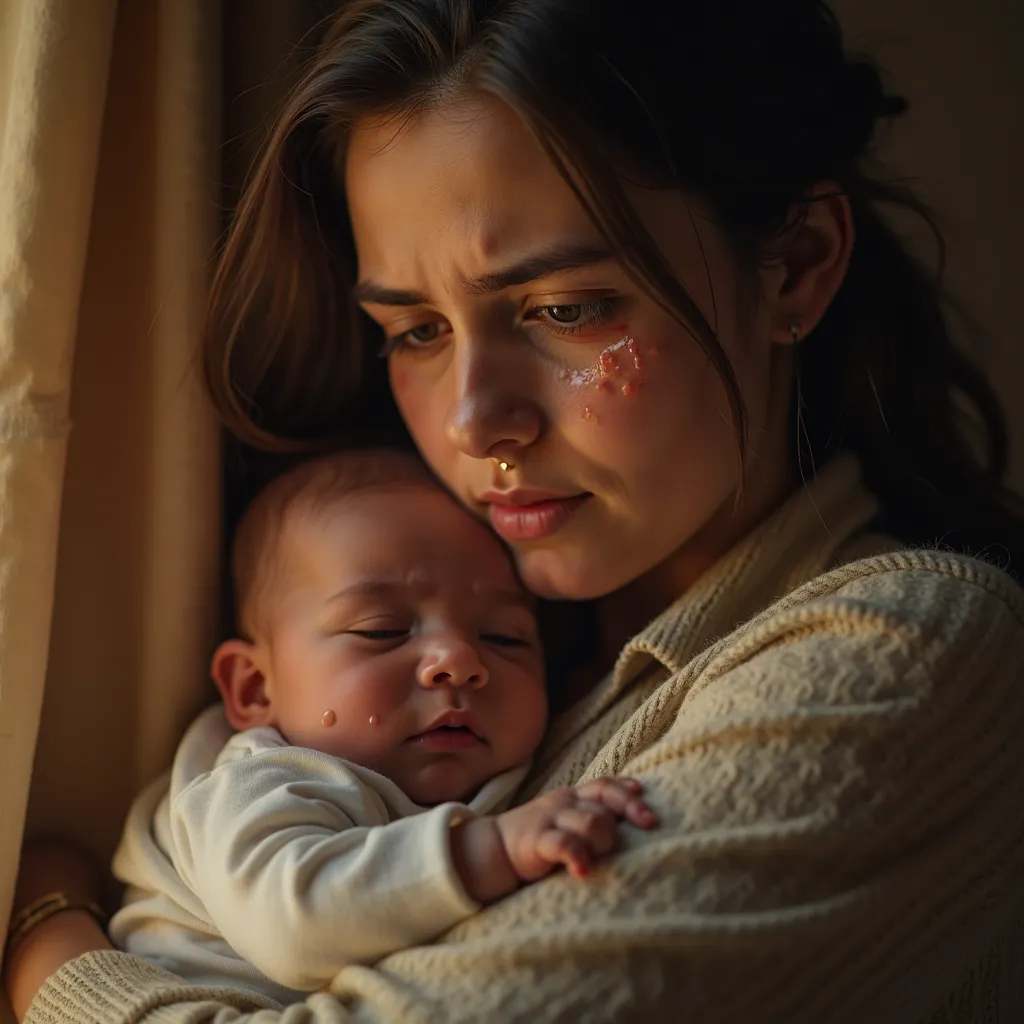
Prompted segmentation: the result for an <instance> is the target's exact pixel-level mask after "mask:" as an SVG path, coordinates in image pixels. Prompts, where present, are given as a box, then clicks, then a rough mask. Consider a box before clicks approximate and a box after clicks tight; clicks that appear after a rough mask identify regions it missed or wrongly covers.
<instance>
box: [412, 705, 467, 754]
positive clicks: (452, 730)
mask: <svg viewBox="0 0 1024 1024" xmlns="http://www.w3.org/2000/svg"><path fill="white" fill-rule="evenodd" d="M412 741H413V742H414V743H417V744H419V745H421V746H426V747H431V748H435V749H439V750H466V749H468V748H470V747H473V746H475V745H477V744H478V743H483V742H484V740H483V738H482V737H481V736H480V733H479V731H478V729H477V725H476V721H475V716H474V715H473V714H472V713H471V712H469V711H463V710H461V709H459V708H449V710H447V711H445V712H443V713H442V714H440V715H438V716H437V717H436V718H435V719H434V720H433V721H432V722H431V723H430V725H428V726H427V728H426V729H424V730H423V732H421V733H417V734H416V735H415V736H413V737H412Z"/></svg>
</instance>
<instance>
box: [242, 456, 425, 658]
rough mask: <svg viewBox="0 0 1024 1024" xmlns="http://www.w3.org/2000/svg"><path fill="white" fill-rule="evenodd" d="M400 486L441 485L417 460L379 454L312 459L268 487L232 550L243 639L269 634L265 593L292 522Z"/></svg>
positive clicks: (251, 508)
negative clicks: (350, 499)
mask: <svg viewBox="0 0 1024 1024" xmlns="http://www.w3.org/2000/svg"><path fill="white" fill-rule="evenodd" d="M395 486H398V487H401V486H410V487H424V486H427V487H429V486H438V485H437V483H436V481H435V480H434V477H433V476H432V475H431V473H430V471H429V470H428V469H427V467H426V466H425V465H424V464H423V462H422V461H421V460H420V459H419V458H418V457H417V456H416V455H414V454H412V453H411V452H407V451H399V450H397V449H390V448H380V449H370V450H359V451H345V452H337V453H334V454H332V455H325V456H321V457H318V458H314V459H310V460H309V461H307V462H302V463H300V464H299V465H298V466H296V467H295V468H293V469H290V470H287V471H286V472H284V473H282V474H281V475H280V476H278V477H276V478H275V479H274V480H272V481H271V482H270V483H269V484H268V485H267V486H266V487H264V488H263V490H262V491H260V492H259V494H257V495H256V497H255V498H254V499H253V501H252V503H251V504H250V505H249V507H248V508H247V509H246V511H245V513H244V515H243V516H242V519H241V521H240V522H239V524H238V528H237V529H236V531H235V536H234V541H233V544H232V548H231V576H232V583H233V589H234V599H235V615H236V618H237V619H238V626H239V628H240V631H241V633H242V635H243V636H244V637H245V638H246V639H249V640H253V639H255V638H256V637H257V636H258V635H260V634H261V633H262V632H263V631H264V630H265V629H266V619H267V614H266V613H267V609H266V604H267V602H266V592H267V590H268V589H269V587H270V585H271V584H272V583H273V581H274V578H275V576H276V575H277V574H278V573H279V571H280V568H281V542H282V538H283V535H284V533H285V530H286V528H287V526H288V523H289V520H291V519H292V517H293V516H295V515H296V514H299V513H306V514H311V515H314V516H315V515H317V514H318V513H321V512H323V511H325V510H326V509H327V508H329V507H330V506H332V505H333V504H334V503H335V502H337V501H340V500H341V499H343V498H346V497H349V496H351V495H353V494H356V493H358V492H359V491H364V490H370V489H375V488H378V487H395Z"/></svg>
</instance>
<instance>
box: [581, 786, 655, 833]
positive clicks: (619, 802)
mask: <svg viewBox="0 0 1024 1024" xmlns="http://www.w3.org/2000/svg"><path fill="white" fill-rule="evenodd" d="M642 790H643V787H642V786H641V785H640V783H639V782H637V781H636V779H627V778H605V779H594V780H593V781H592V782H584V783H583V784H582V785H581V786H577V787H576V792H577V794H578V795H579V796H580V797H581V798H583V799H584V800H593V801H594V802H596V803H601V804H603V805H604V806H605V807H607V808H608V809H609V810H610V811H614V812H615V814H617V815H618V816H619V817H620V818H625V819H626V821H628V822H629V823H630V824H631V825H635V826H636V827H637V828H653V827H654V826H655V825H657V824H658V816H657V815H656V814H655V813H654V811H652V810H651V808H650V807H649V806H648V804H647V801H646V800H644V799H643V797H641V796H639V795H638V794H639V793H640V792H642Z"/></svg>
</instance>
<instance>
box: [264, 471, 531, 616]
mask: <svg viewBox="0 0 1024 1024" xmlns="http://www.w3.org/2000/svg"><path fill="white" fill-rule="evenodd" d="M428 504H429V506H430V507H429V509H428V508H427V507H426V506H427V505H428ZM294 512H295V514H294V515H292V516H290V517H289V521H288V522H287V523H286V524H285V527H286V528H285V529H284V530H283V531H282V537H281V548H280V554H281V556H283V558H284V559H285V560H286V561H291V562H292V563H293V568H295V569H298V568H299V567H300V566H301V567H303V568H304V570H305V572H306V573H309V574H316V575H321V574H322V575H324V576H331V577H334V578H338V577H345V578H350V579H358V580H361V581H363V582H365V583H367V584H368V586H367V587H365V588H364V590H365V591H366V592H367V593H369V592H370V591H373V590H374V587H373V586H372V584H376V583H378V582H380V583H387V584H388V587H390V589H391V590H393V591H395V592H396V593H397V592H398V591H399V590H404V591H406V592H407V593H408V595H409V596H416V595H418V594H419V593H420V592H423V593H429V592H431V591H434V590H436V589H437V588H438V586H439V585H440V584H443V583H444V582H445V581H450V580H457V581H458V583H459V585H460V586H462V587H463V588H464V589H465V590H466V591H467V592H468V593H470V594H472V595H475V596H476V597H478V598H479V599H481V600H486V601H488V602H489V603H493V602H495V601H500V602H501V603H517V604H522V605H524V606H527V607H532V604H533V598H532V596H531V595H530V594H529V593H528V592H527V591H526V590H525V588H524V587H523V586H522V584H521V582H520V581H519V577H518V575H517V573H516V570H515V566H514V563H513V561H512V558H511V555H510V553H509V552H508V550H507V549H506V548H505V547H504V545H503V544H502V543H501V541H500V540H499V539H498V538H497V537H495V536H494V535H493V534H492V533H491V532H490V531H489V530H488V529H487V527H486V526H484V524H483V523H481V522H479V521H476V520H474V519H473V518H472V517H471V516H470V514H469V513H468V512H467V511H466V510H465V509H463V508H462V507H461V506H460V505H459V504H458V503H457V502H456V501H455V500H454V499H453V498H452V497H451V496H450V495H449V494H447V492H445V491H444V490H443V489H442V488H440V487H439V486H437V485H435V484H433V483H431V482H422V481H411V482H409V483H408V484H405V483H402V484H396V483H390V484H385V485H381V486H374V487H364V488H360V489H359V490H358V491H356V492H353V493H351V494H348V495H338V496H336V497H335V498H333V499H332V500H331V501H330V502H319V503H317V504H316V505H315V506H312V507H307V508H305V509H298V508H296V509H295V510H294ZM388 587H384V586H381V587H378V588H377V590H378V591H379V592H381V593H383V592H384V590H386V589H388ZM357 590H358V588H357Z"/></svg>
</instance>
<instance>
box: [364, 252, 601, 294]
mask: <svg viewBox="0 0 1024 1024" xmlns="http://www.w3.org/2000/svg"><path fill="white" fill-rule="evenodd" d="M612 258H613V256H612V253H611V250H610V249H608V247H607V246H605V245H599V244H594V243H593V242H566V243H558V244H556V245H553V246H550V247H549V248H547V249H542V250H540V251H537V252H531V253H527V254H525V255H523V256H521V257H519V258H518V259H517V260H515V261H514V262H512V263H510V264H509V265H508V266H507V267H504V268H503V269H502V270H496V271H493V272H492V273H489V274H482V275H481V276H480V277H475V278H472V279H470V280H464V281H463V287H464V288H465V289H466V291H467V292H469V293H470V294H471V295H490V294H492V293H494V292H500V291H503V290H504V289H505V288H512V287H515V286H517V285H523V284H529V283H530V282H531V281H537V280H539V279H540V278H542V277H548V276H549V275H551V274H558V273H565V272H566V271H569V270H579V269H580V268H581V267H589V266H592V265H593V264H595V263H603V262H605V261H606V260H610V259H612ZM352 298H353V299H355V301H356V302H368V303H372V304H373V305H375V306H422V305H426V304H428V303H429V301H430V300H429V299H428V298H427V296H425V295H424V294H423V293H422V292H416V291H408V290H406V289H402V288H388V287H386V286H385V285H381V284H377V283H376V282H375V281H360V282H359V283H358V284H357V285H356V286H355V287H354V288H353V289H352Z"/></svg>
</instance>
